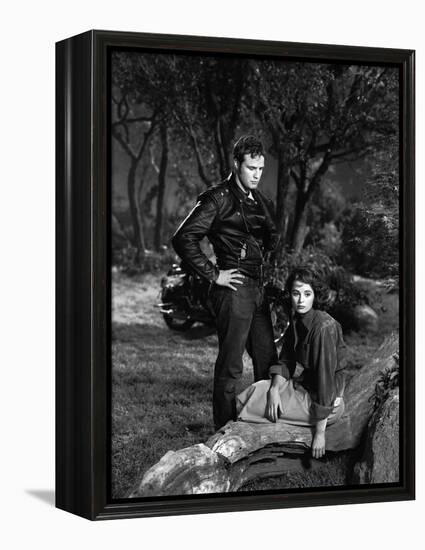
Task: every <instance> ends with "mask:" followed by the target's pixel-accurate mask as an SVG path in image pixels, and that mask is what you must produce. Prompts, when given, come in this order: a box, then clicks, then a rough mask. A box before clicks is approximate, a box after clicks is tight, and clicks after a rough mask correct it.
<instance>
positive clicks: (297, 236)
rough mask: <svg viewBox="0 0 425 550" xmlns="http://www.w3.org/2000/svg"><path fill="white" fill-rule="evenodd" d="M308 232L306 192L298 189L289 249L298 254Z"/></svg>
mask: <svg viewBox="0 0 425 550" xmlns="http://www.w3.org/2000/svg"><path fill="white" fill-rule="evenodd" d="M308 232H309V228H308V227H307V198H306V194H305V193H304V192H302V191H301V190H299V191H298V195H297V200H296V204H295V219H294V226H293V228H292V238H291V249H292V251H293V252H294V253H295V254H298V253H299V252H300V251H301V250H302V248H303V246H304V241H305V238H306V237H307V235H308Z"/></svg>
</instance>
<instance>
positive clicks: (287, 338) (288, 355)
mask: <svg viewBox="0 0 425 550" xmlns="http://www.w3.org/2000/svg"><path fill="white" fill-rule="evenodd" d="M295 365H296V359H295V351H294V329H293V326H292V323H291V324H290V325H289V327H288V329H287V330H286V332H285V334H284V336H283V341H282V349H281V352H280V354H279V361H278V362H277V363H276V364H275V365H272V366H271V367H270V368H269V375H270V376H272V375H273V374H280V376H283V377H284V378H286V379H287V380H289V379H290V378H291V377H292V375H293V373H294V371H295Z"/></svg>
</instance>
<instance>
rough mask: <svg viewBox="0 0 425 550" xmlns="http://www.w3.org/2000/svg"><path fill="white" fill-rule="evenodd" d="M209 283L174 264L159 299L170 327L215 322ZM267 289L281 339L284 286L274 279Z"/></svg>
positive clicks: (284, 318)
mask: <svg viewBox="0 0 425 550" xmlns="http://www.w3.org/2000/svg"><path fill="white" fill-rule="evenodd" d="M209 285H210V283H209V282H208V281H207V280H206V279H204V278H203V277H200V276H198V275H196V274H195V273H192V272H191V271H189V270H187V269H185V268H184V266H183V265H182V264H180V265H178V264H173V265H172V267H171V268H170V269H169V271H168V273H167V275H165V276H164V277H163V278H162V279H161V290H160V300H161V301H160V303H159V304H157V307H158V308H159V311H160V313H162V316H163V318H164V321H165V323H166V324H167V326H168V327H169V328H170V329H171V330H176V331H186V330H188V329H189V328H190V327H191V326H192V325H193V324H194V323H197V322H198V323H203V324H204V325H207V326H214V324H215V318H214V312H213V310H212V307H211V305H210V304H209V302H208V288H209ZM264 290H265V292H266V296H267V298H268V300H269V303H270V315H271V319H272V324H273V332H274V338H275V343H279V341H280V340H281V338H282V336H283V334H284V332H285V330H286V327H287V325H288V319H287V315H286V313H285V310H284V307H283V305H282V304H283V300H282V294H283V292H282V290H281V289H280V288H278V287H277V286H276V285H274V284H272V283H268V284H266V285H265V287H264Z"/></svg>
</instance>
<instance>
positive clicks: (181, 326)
mask: <svg viewBox="0 0 425 550" xmlns="http://www.w3.org/2000/svg"><path fill="white" fill-rule="evenodd" d="M163 317H164V321H165V323H166V325H167V327H168V328H170V329H171V330H177V331H178V332H185V331H186V330H189V329H190V327H191V326H192V325H193V323H194V322H195V321H192V320H190V319H188V320H181V319H174V318H173V317H172V316H171V315H163Z"/></svg>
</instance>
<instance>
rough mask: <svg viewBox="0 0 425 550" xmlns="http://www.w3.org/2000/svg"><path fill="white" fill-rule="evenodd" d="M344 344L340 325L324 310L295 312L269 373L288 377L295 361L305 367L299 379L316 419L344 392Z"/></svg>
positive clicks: (323, 414) (326, 412) (321, 416)
mask: <svg viewBox="0 0 425 550" xmlns="http://www.w3.org/2000/svg"><path fill="white" fill-rule="evenodd" d="M343 347H344V340H343V337H342V330H341V325H340V324H339V323H338V322H337V321H336V320H335V319H334V318H333V317H331V316H330V315H329V314H328V313H326V312H325V311H320V310H317V309H311V310H310V311H309V312H307V313H306V314H304V315H297V314H296V315H294V317H293V319H292V320H291V322H290V324H289V327H288V329H287V330H286V332H285V334H284V337H283V343H282V350H281V352H280V355H279V361H278V364H277V365H272V366H271V367H270V370H269V373H270V375H272V374H280V375H281V376H283V377H284V378H287V379H289V378H291V377H292V376H293V375H294V372H295V367H296V364H297V363H300V364H301V365H302V366H303V367H304V371H303V373H302V375H301V377H300V378H299V379H298V381H299V382H300V383H301V384H302V385H303V386H304V387H305V388H306V389H307V390H308V392H309V394H310V397H311V399H312V406H311V414H312V417H313V420H315V421H318V420H323V419H324V418H327V417H328V416H329V414H330V413H331V412H332V409H333V404H334V401H335V399H336V398H337V397H340V396H341V395H342V393H343V391H344V375H343V372H342V371H343V366H342V365H341V351H342V348H343Z"/></svg>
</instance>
